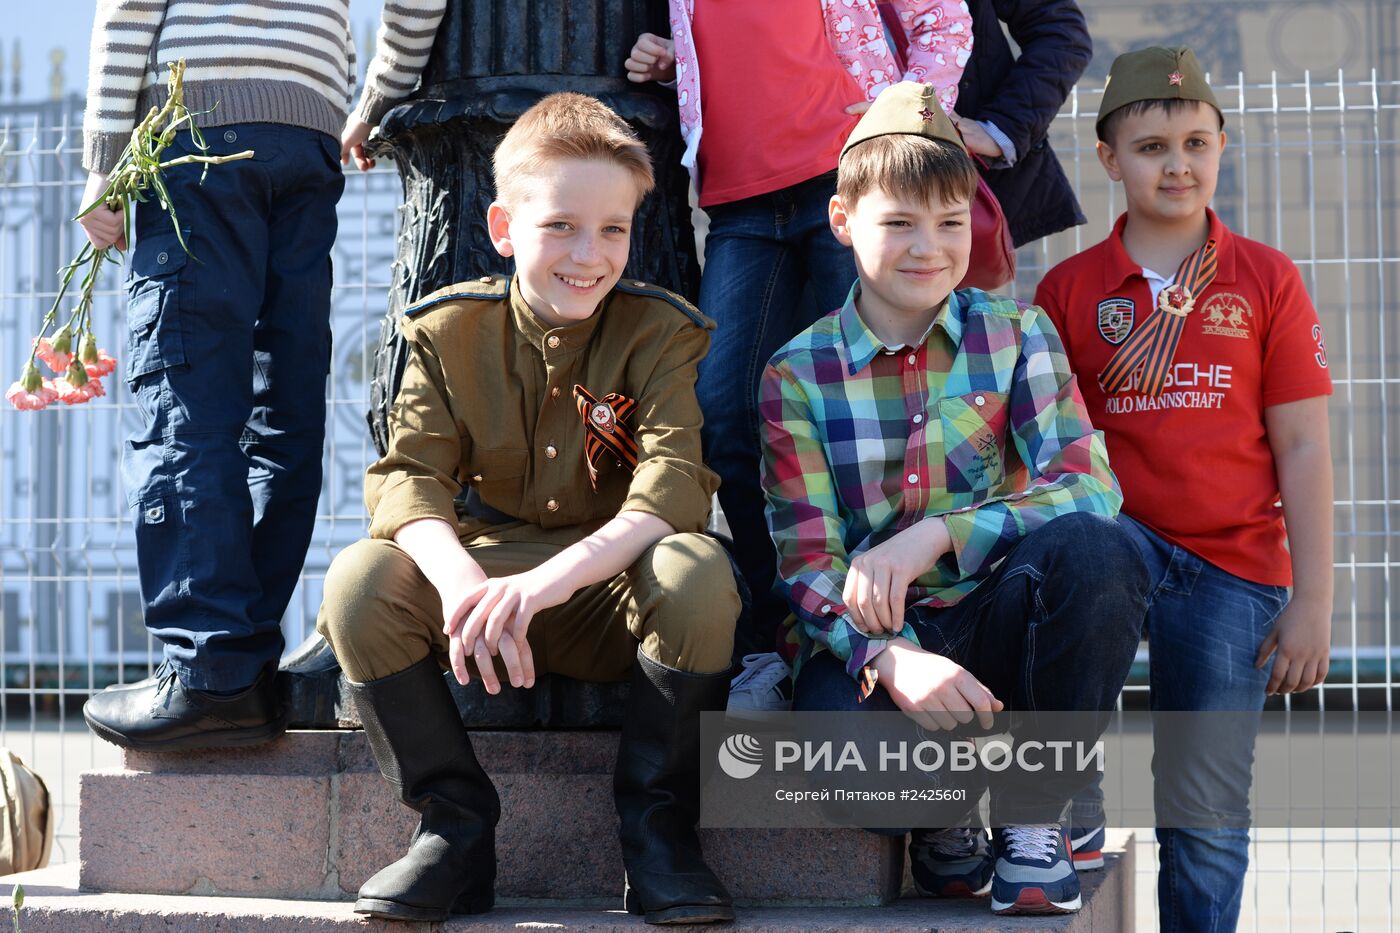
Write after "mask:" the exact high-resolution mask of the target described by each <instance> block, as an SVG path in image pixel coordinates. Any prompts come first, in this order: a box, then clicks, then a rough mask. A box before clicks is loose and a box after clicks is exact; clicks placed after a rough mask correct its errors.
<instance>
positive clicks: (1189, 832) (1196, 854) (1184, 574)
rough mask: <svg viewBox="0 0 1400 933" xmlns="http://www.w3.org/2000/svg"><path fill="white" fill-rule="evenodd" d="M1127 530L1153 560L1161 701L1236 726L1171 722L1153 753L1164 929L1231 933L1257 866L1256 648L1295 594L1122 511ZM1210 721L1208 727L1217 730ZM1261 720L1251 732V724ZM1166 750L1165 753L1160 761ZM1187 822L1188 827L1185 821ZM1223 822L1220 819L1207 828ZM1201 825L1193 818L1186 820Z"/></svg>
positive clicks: (1150, 628) (1097, 805)
mask: <svg viewBox="0 0 1400 933" xmlns="http://www.w3.org/2000/svg"><path fill="white" fill-rule="evenodd" d="M1119 522H1120V523H1121V524H1122V526H1123V528H1124V529H1125V530H1126V531H1127V532H1128V534H1129V536H1130V537H1131V538H1132V540H1133V543H1134V544H1135V545H1137V547H1138V550H1139V552H1140V553H1141V554H1142V557H1143V560H1145V561H1146V562H1147V567H1148V571H1149V573H1150V575H1151V578H1152V590H1151V594H1150V596H1149V605H1148V610H1147V638H1148V650H1149V652H1150V657H1151V665H1150V667H1149V670H1150V674H1149V678H1150V683H1151V691H1152V692H1151V703H1152V709H1153V710H1162V711H1169V710H1178V711H1202V710H1229V711H1236V712H1249V713H1253V714H1255V715H1253V716H1231V717H1228V718H1226V717H1222V720H1223V724H1224V725H1225V726H1226V727H1228V731H1229V733H1230V734H1229V735H1228V737H1226V736H1219V735H1214V734H1209V735H1206V734H1203V735H1201V736H1199V737H1198V740H1197V741H1192V740H1191V736H1189V735H1180V734H1178V732H1179V730H1176V731H1173V733H1172V735H1173V738H1172V740H1171V744H1172V747H1171V749H1170V750H1164V749H1163V748H1162V747H1161V745H1160V741H1159V746H1158V748H1157V749H1156V752H1155V753H1154V755H1153V762H1152V770H1153V776H1154V786H1153V796H1154V798H1155V801H1156V806H1157V815H1158V820H1159V821H1161V822H1162V823H1164V824H1167V825H1164V826H1163V828H1160V829H1158V830H1157V842H1158V844H1159V846H1160V852H1159V856H1160V863H1161V865H1160V869H1159V871H1158V874H1157V901H1158V904H1157V909H1158V914H1159V917H1160V919H1161V928H1162V930H1163V933H1186V931H1190V933H1225V931H1230V930H1234V929H1235V926H1236V924H1237V923H1238V921H1239V914H1240V898H1241V896H1242V894H1243V892H1244V874H1245V870H1246V869H1247V868H1248V867H1249V831H1248V830H1247V829H1245V828H1244V827H1245V826H1247V825H1248V823H1249V788H1250V785H1251V784H1252V783H1253V769H1254V741H1253V739H1254V734H1253V733H1255V732H1257V730H1258V718H1257V714H1258V713H1259V711H1261V710H1262V709H1263V708H1264V687H1265V686H1267V685H1268V682H1269V675H1270V672H1271V671H1272V669H1273V663H1272V661H1271V662H1270V663H1269V664H1266V665H1265V666H1264V668H1263V669H1262V670H1257V669H1255V667H1254V659H1255V657H1256V656H1257V655H1258V653H1259V646H1260V645H1261V644H1262V643H1263V641H1264V639H1265V638H1266V637H1267V636H1268V634H1269V632H1270V630H1271V629H1272V628H1273V625H1274V622H1275V620H1277V619H1278V616H1279V614H1280V613H1282V612H1283V609H1284V607H1285V606H1286V605H1287V604H1288V590H1287V589H1286V588H1284V587H1281V586H1270V585H1267V584H1263V583H1252V582H1250V581H1249V580H1243V579H1241V578H1239V577H1236V576H1234V575H1233V574H1230V573H1227V572H1225V571H1224V570H1221V569H1220V568H1219V567H1216V566H1215V565H1214V564H1211V563H1210V562H1208V561H1205V560H1202V559H1201V558H1199V557H1197V556H1196V555H1194V554H1192V553H1190V552H1189V551H1186V550H1184V549H1183V548H1179V547H1177V546H1175V545H1173V544H1172V543H1170V542H1169V541H1166V540H1164V539H1163V538H1162V537H1160V536H1159V535H1157V534H1156V533H1155V532H1153V531H1152V530H1151V529H1149V528H1147V527H1145V526H1144V525H1141V524H1139V523H1138V522H1136V521H1134V520H1132V519H1131V518H1128V517H1127V516H1123V517H1121V518H1120V519H1119ZM1212 723H1213V721H1212V720H1207V719H1202V720H1201V721H1200V729H1201V731H1202V732H1203V733H1209V732H1211V731H1212V730H1211V726H1212ZM1251 728H1252V730H1253V732H1251V731H1250V730H1251ZM1164 751H1165V759H1166V760H1164ZM1102 802H1103V792H1102V790H1101V789H1100V788H1099V787H1098V786H1097V784H1096V785H1095V786H1093V787H1091V788H1089V789H1087V790H1086V791H1085V792H1084V793H1082V794H1080V795H1078V796H1076V798H1075V801H1074V819H1075V823H1076V824H1077V825H1080V826H1093V825H1097V824H1098V823H1099V822H1102V820H1103V809H1102ZM1183 822H1184V823H1187V824H1188V828H1182V827H1181V826H1179V825H1171V824H1180V823H1183ZM1211 824H1219V827H1218V828H1200V827H1209V826H1211ZM1190 827H1196V828H1190Z"/></svg>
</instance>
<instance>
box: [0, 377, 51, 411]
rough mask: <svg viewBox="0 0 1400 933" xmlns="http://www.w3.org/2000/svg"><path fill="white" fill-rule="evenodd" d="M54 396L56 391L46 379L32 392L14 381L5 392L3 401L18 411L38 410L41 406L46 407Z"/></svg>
mask: <svg viewBox="0 0 1400 933" xmlns="http://www.w3.org/2000/svg"><path fill="white" fill-rule="evenodd" d="M56 398H58V393H57V392H56V391H54V389H53V387H52V385H51V384H50V383H49V382H48V380H45V381H44V384H43V385H41V386H40V387H39V388H38V389H37V390H36V391H34V392H30V391H29V390H28V389H26V388H25V387H24V385H23V384H21V383H19V382H16V383H15V384H14V385H12V386H10V388H9V391H7V392H6V393H5V401H7V402H9V403H10V404H11V405H13V406H14V407H15V408H17V409H19V410H20V411H38V410H39V409H41V408H48V407H49V403H50V402H52V401H53V400H54V399H56Z"/></svg>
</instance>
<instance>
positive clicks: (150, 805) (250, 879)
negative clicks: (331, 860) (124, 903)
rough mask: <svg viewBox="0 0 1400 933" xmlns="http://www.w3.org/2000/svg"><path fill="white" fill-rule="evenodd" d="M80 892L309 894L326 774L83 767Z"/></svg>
mask: <svg viewBox="0 0 1400 933" xmlns="http://www.w3.org/2000/svg"><path fill="white" fill-rule="evenodd" d="M79 787H80V790H79V796H80V807H81V811H80V812H81V826H82V830H81V833H80V834H79V843H78V847H79V858H80V861H81V864H82V872H81V881H82V885H83V887H85V888H90V889H95V890H103V891H139V892H143V893H172V894H174V893H182V892H188V891H198V892H201V893H206V892H207V893H215V892H217V893H232V894H262V895H270V896H291V895H299V896H315V895H316V894H318V893H319V892H322V891H323V890H324V889H325V886H326V874H327V866H326V852H327V849H328V846H329V843H330V825H329V807H330V779H329V778H328V777H306V776H280V775H199V776H198V777H197V778H196V777H193V776H189V775H181V774H146V773H132V772H88V773H87V774H84V775H83V776H82V778H81V783H80V785H79Z"/></svg>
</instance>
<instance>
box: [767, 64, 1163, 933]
mask: <svg viewBox="0 0 1400 933" xmlns="http://www.w3.org/2000/svg"><path fill="white" fill-rule="evenodd" d="M976 184H977V178H976V171H975V169H974V167H973V164H972V162H971V160H970V159H969V158H968V156H967V153H966V150H965V149H964V148H963V146H962V143H961V141H960V139H959V137H958V135H957V131H956V130H954V129H953V127H952V125H951V123H949V121H948V119H947V117H946V116H945V115H944V113H943V111H942V108H940V107H939V106H938V103H937V99H936V96H935V94H934V90H933V89H932V88H929V87H925V86H922V85H918V84H913V83H901V84H898V85H895V86H894V87H892V88H890V89H888V90H886V91H885V92H883V93H882V94H881V95H880V97H879V98H878V99H877V100H876V102H875V104H874V105H873V106H872V107H871V109H870V111H869V112H868V113H867V114H866V115H865V117H864V118H863V119H862V120H861V122H860V124H859V125H858V126H857V127H856V129H855V131H854V133H853V134H852V136H851V138H850V140H849V141H848V142H847V143H846V147H845V149H844V150H843V151H842V154H841V161H840V168H839V177H838V182H837V195H836V197H834V198H833V199H832V201H831V207H830V218H831V226H832V230H833V231H834V233H835V234H836V236H837V238H838V239H840V240H841V241H842V242H843V243H848V244H850V245H851V246H852V247H853V249H854V252H855V257H856V265H857V268H858V270H859V274H860V275H859V280H858V281H857V282H856V284H855V287H854V288H853V289H852V291H851V294H850V297H849V298H848V299H847V300H846V303H845V305H844V307H842V308H840V309H839V310H837V311H835V312H833V313H832V314H829V315H827V316H825V317H823V318H822V319H820V320H819V321H817V323H816V324H814V325H813V326H812V327H810V328H808V329H807V330H806V331H803V332H802V333H801V334H799V335H798V336H797V337H795V338H794V339H793V340H792V341H791V342H789V343H788V344H787V345H786V346H785V347H784V348H783V349H782V350H780V351H779V352H778V353H777V354H776V355H775V356H774V357H773V359H772V360H771V362H770V363H769V365H768V368H767V370H766V372H765V373H764V377H763V381H762V384H761V387H760V390H759V410H760V414H761V416H762V422H763V423H762V434H763V441H764V472H763V484H764V489H765V492H766V495H767V498H768V517H769V523H770V528H771V531H772V534H773V539H774V543H775V545H776V546H777V550H778V555H779V570H778V575H779V583H778V585H779V588H780V589H781V591H782V592H783V594H784V595H785V596H786V597H787V599H788V602H789V603H790V604H791V606H792V609H793V611H794V613H795V617H794V618H793V620H791V621H792V625H793V628H794V630H795V634H796V636H797V641H798V644H799V651H798V657H797V662H798V663H797V665H796V666H797V680H796V685H795V693H794V701H793V708H794V709H797V710H856V709H860V710H872V709H873V710H902V711H903V712H904V713H906V714H907V715H908V716H910V717H911V718H912V719H914V720H915V721H916V722H918V723H919V724H920V725H921V726H923V727H925V728H928V729H953V728H956V727H957V726H958V725H959V724H961V723H969V722H971V721H972V720H973V719H974V718H975V719H977V720H979V722H980V724H981V725H982V726H984V727H986V726H989V725H990V723H991V717H992V714H993V713H995V712H998V711H1001V710H1002V709H1011V710H1033V711H1037V710H1038V711H1047V710H1110V709H1112V708H1113V705H1114V702H1115V700H1116V698H1117V696H1118V693H1119V690H1120V689H1121V688H1122V685H1123V682H1124V680H1125V679H1126V678H1127V674H1128V667H1129V665H1130V664H1131V663H1132V659H1133V654H1134V652H1135V650H1136V648H1137V643H1138V634H1139V629H1140V625H1141V620H1142V618H1143V615H1144V612H1145V608H1146V603H1145V598H1146V593H1147V576H1146V572H1145V570H1144V568H1143V565H1142V562H1141V560H1140V558H1139V557H1138V556H1137V553H1136V551H1135V550H1134V548H1133V545H1132V543H1131V542H1130V541H1129V540H1128V538H1127V537H1126V535H1125V533H1124V532H1123V531H1122V530H1121V529H1119V528H1118V526H1117V525H1116V523H1115V522H1114V521H1113V517H1114V515H1115V514H1116V513H1117V511H1118V507H1119V504H1120V502H1121V496H1120V495H1119V491H1118V488H1117V485H1116V483H1115V480H1114V478H1113V474H1112V472H1111V471H1110V470H1109V467H1108V460H1107V456H1106V454H1105V451H1104V446H1103V441H1102V440H1101V439H1100V438H1099V437H1098V436H1097V435H1095V433H1094V431H1093V428H1092V427H1091V425H1090V424H1089V419H1088V416H1087V415H1086V414H1085V411H1084V405H1083V401H1082V399H1081V398H1080V395H1079V391H1078V389H1077V388H1076V386H1075V381H1074V378H1073V375H1072V374H1071V372H1070V369H1069V366H1068V364H1067V363H1066V361H1065V357H1064V353H1063V351H1062V350H1061V347H1060V341H1059V338H1058V336H1057V335H1056V333H1055V329H1054V328H1053V327H1052V326H1051V324H1050V323H1049V321H1048V320H1047V319H1046V318H1045V316H1044V314H1043V313H1042V312H1041V311H1040V309H1038V308H1036V307H1028V306H1025V305H1022V304H1019V303H1017V302H1015V301H1012V300H1011V299H1007V298H1000V297H997V296H993V295H989V294H986V293H985V292H982V291H978V290H975V289H963V290H958V291H954V290H953V289H954V286H955V285H956V284H957V283H958V282H959V281H960V280H961V278H962V276H963V274H964V272H965V271H966V269H967V263H968V254H969V252H970V249H971V232H970V226H969V224H970V205H971V200H972V197H973V194H974V192H975V190H976ZM1091 576H1092V582H1090V577H1091ZM1094 737H1096V736H1094ZM1087 777H1088V775H1081V774H1079V773H1073V772H1057V773H1051V772H1050V770H1049V769H1047V770H1046V772H1045V774H1044V779H1043V780H1041V781H1039V782H1038V783H1037V786H1036V791H1035V793H1036V794H1037V795H1039V798H1040V799H1036V800H1031V799H1029V797H1028V795H1026V794H1022V795H1020V796H1018V797H1017V798H1016V799H1015V800H1011V799H1010V798H1009V795H1005V794H1002V795H999V794H998V787H997V784H998V782H997V781H994V782H993V787H992V812H991V815H992V823H993V825H994V827H996V828H995V829H994V832H993V840H992V846H991V850H990V851H989V848H988V843H987V839H986V836H985V834H984V833H983V832H982V831H981V830H980V829H977V830H974V829H973V828H971V827H969V826H967V825H963V826H960V827H955V828H951V829H943V830H914V831H913V836H912V839H911V842H910V853H911V860H912V865H913V871H914V878H915V881H916V883H917V885H918V887H919V888H920V890H921V892H922V893H924V894H927V895H952V894H974V895H981V894H986V893H988V891H990V893H991V894H992V909H993V910H994V911H995V912H997V913H1060V912H1069V911H1073V910H1077V909H1078V908H1079V883H1078V881H1077V880H1076V878H1075V873H1074V869H1073V866H1072V865H1071V863H1070V859H1069V854H1068V850H1067V842H1066V831H1065V826H1064V824H1063V822H1062V821H1063V818H1064V816H1065V810H1066V808H1067V805H1068V801H1069V799H1070V797H1071V795H1072V794H1073V793H1074V792H1075V791H1076V790H1078V789H1079V788H1080V787H1081V786H1082V785H1083V784H1084V783H1086V779H1087ZM970 816H971V814H969V817H970ZM964 822H965V823H966V822H968V821H964Z"/></svg>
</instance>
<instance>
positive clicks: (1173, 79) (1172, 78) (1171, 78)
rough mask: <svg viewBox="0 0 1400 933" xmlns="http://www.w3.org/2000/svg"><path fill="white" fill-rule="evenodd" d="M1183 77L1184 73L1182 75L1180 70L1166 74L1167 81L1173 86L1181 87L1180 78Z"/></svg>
mask: <svg viewBox="0 0 1400 933" xmlns="http://www.w3.org/2000/svg"><path fill="white" fill-rule="evenodd" d="M1183 77H1184V75H1182V73H1181V72H1179V71H1173V72H1172V73H1171V74H1169V75H1167V83H1168V84H1171V85H1173V86H1175V87H1181V79H1182V78H1183Z"/></svg>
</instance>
